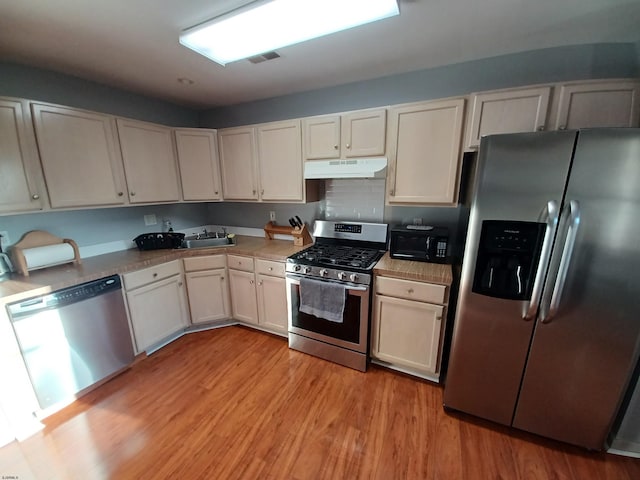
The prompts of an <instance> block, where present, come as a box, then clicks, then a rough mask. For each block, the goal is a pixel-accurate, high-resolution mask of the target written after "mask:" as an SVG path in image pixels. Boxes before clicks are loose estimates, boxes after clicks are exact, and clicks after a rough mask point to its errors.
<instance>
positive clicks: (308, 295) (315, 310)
mask: <svg viewBox="0 0 640 480" xmlns="http://www.w3.org/2000/svg"><path fill="white" fill-rule="evenodd" d="M345 290H346V288H345V286H344V285H340V284H339V283H331V282H322V281H319V280H312V279H309V278H301V279H300V311H301V312H303V313H308V314H309V315H315V316H316V317H319V318H324V319H325V320H329V321H330V322H335V323H342V321H343V319H342V316H343V312H344V303H345V298H346V291H345Z"/></svg>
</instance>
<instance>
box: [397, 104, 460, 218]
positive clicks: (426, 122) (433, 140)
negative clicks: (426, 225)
mask: <svg viewBox="0 0 640 480" xmlns="http://www.w3.org/2000/svg"><path fill="white" fill-rule="evenodd" d="M463 115H464V99H462V98H455V99H449V100H442V101H434V102H423V103H413V104H408V105H401V106H397V107H392V108H390V109H389V132H388V136H389V142H388V152H389V167H390V168H389V173H388V176H387V202H388V203H389V204H409V205H411V204H414V205H415V204H418V205H424V204H438V205H452V204H455V202H456V201H457V194H458V183H459V182H458V180H459V177H460V160H461V155H460V148H461V143H462V120H463Z"/></svg>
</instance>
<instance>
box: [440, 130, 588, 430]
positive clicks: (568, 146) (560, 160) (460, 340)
mask: <svg viewBox="0 0 640 480" xmlns="http://www.w3.org/2000/svg"><path fill="white" fill-rule="evenodd" d="M575 138H576V132H547V133H537V134H518V135H494V136H490V137H485V138H483V139H482V143H481V146H480V156H479V159H478V168H477V173H476V181H475V193H474V200H473V204H472V207H471V215H470V219H469V231H468V234H467V241H466V247H465V254H464V259H463V265H462V277H461V282H460V294H459V299H458V306H457V311H456V319H455V324H454V332H453V341H452V346H451V354H450V360H449V368H448V372H447V377H446V382H445V391H444V404H445V406H446V407H449V408H453V409H456V410H461V411H464V412H467V413H471V414H474V415H477V416H480V417H483V418H487V419H490V420H493V421H496V422H499V423H502V424H505V425H510V424H511V421H512V419H513V413H514V409H515V404H516V398H517V396H518V391H519V387H520V382H521V380H522V374H523V369H524V364H525V361H526V357H527V352H528V349H529V345H530V342H531V336H532V331H533V325H534V319H535V312H536V308H535V304H536V302H537V300H538V299H539V297H540V293H541V288H539V289H538V291H537V297H538V298H533V297H532V298H531V299H524V300H523V299H521V298H518V299H504V298H496V297H493V296H489V295H485V294H482V293H475V292H473V291H472V289H473V283H474V276H475V269H476V264H478V265H479V268H486V265H487V264H488V263H487V262H484V263H483V260H482V256H480V261H478V246H479V244H480V238H481V230H482V223H483V221H485V220H494V221H495V220H509V221H521V222H538V221H540V222H541V223H543V224H545V225H543V226H544V227H546V223H547V220H549V223H550V224H551V226H552V225H553V222H552V221H551V219H550V218H549V215H548V212H547V209H548V208H549V206H550V205H551V206H553V205H555V206H559V205H561V203H562V193H563V191H564V187H565V182H566V178H567V174H568V172H569V165H570V162H571V155H572V153H573V147H574V143H575ZM552 214H553V212H552ZM545 230H550V229H547V228H545ZM551 230H552V229H551ZM552 237H553V232H552V231H551V232H549V231H547V233H546V234H545V240H544V242H545V247H544V248H545V249H547V251H548V252H549V253H550V250H551V248H550V247H551V242H552V240H553V238H552ZM547 259H548V257H547ZM540 263H544V262H540ZM489 264H490V263H489ZM482 265H485V266H482ZM534 268H535V269H536V277H538V276H539V277H540V280H542V279H543V278H544V272H545V271H546V264H545V265H543V266H542V267H540V264H537V265H535V266H534ZM539 270H541V271H539ZM538 274H540V275H538ZM539 283H540V287H541V282H539ZM476 290H478V288H476ZM534 290H535V289H534ZM531 301H533V303H531ZM530 311H532V312H533V314H531V315H529V318H527V319H525V318H523V317H524V316H527V313H530Z"/></svg>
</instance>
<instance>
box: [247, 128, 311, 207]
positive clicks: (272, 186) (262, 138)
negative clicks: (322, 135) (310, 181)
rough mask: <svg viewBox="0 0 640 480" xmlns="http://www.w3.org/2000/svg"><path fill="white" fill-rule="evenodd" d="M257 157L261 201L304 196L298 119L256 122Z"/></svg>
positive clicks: (300, 199) (290, 199)
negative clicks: (258, 123) (257, 123)
mask: <svg viewBox="0 0 640 480" xmlns="http://www.w3.org/2000/svg"><path fill="white" fill-rule="evenodd" d="M256 131H257V136H258V160H259V167H260V199H261V200H262V201H289V202H300V201H303V199H304V180H303V177H302V137H301V134H300V120H292V121H287V122H275V123H267V124H263V125H259V126H258V127H257V130H256Z"/></svg>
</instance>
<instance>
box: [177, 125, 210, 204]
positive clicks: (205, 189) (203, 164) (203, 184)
mask: <svg viewBox="0 0 640 480" xmlns="http://www.w3.org/2000/svg"><path fill="white" fill-rule="evenodd" d="M174 132H175V136H176V150H177V151H178V164H179V166H180V180H181V182H182V198H183V199H184V200H186V201H207V200H221V199H222V187H221V184H220V166H219V162H218V139H217V136H216V131H215V130H206V129H203V128H179V129H176V130H175V131H174Z"/></svg>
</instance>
